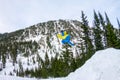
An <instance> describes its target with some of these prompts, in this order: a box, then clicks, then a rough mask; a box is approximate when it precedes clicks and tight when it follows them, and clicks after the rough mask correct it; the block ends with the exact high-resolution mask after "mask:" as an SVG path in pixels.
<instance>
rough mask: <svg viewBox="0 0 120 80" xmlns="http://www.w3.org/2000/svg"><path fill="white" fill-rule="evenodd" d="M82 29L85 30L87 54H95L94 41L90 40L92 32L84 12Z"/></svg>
mask: <svg viewBox="0 0 120 80" xmlns="http://www.w3.org/2000/svg"><path fill="white" fill-rule="evenodd" d="M81 13H82V26H81V27H82V28H83V30H84V31H83V33H84V35H85V36H84V37H83V39H84V40H85V48H86V53H93V52H94V47H93V45H92V41H91V39H90V35H89V34H90V31H89V26H88V21H87V16H85V14H84V12H83V11H82V12H81Z"/></svg>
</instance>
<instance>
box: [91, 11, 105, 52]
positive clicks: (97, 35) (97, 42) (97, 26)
mask: <svg viewBox="0 0 120 80" xmlns="http://www.w3.org/2000/svg"><path fill="white" fill-rule="evenodd" d="M93 31H94V40H95V47H96V51H97V50H101V49H103V44H102V37H101V33H102V31H101V28H100V20H99V18H98V15H97V14H96V12H95V11H94V28H93Z"/></svg>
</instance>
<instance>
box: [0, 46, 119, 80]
mask: <svg viewBox="0 0 120 80" xmlns="http://www.w3.org/2000/svg"><path fill="white" fill-rule="evenodd" d="M119 63H120V50H118V49H113V48H109V49H105V50H100V51H98V52H96V53H95V55H93V56H92V58H91V59H89V60H88V61H87V62H86V63H85V64H84V65H83V66H82V67H81V68H79V69H77V70H76V71H75V72H72V73H70V74H69V75H68V76H67V77H65V78H53V79H34V78H32V79H28V78H20V77H10V76H0V80H120V64H119Z"/></svg>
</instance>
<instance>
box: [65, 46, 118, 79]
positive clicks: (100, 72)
mask: <svg viewBox="0 0 120 80" xmlns="http://www.w3.org/2000/svg"><path fill="white" fill-rule="evenodd" d="M65 80H120V50H117V49H113V48H109V49H106V50H100V51H98V52H96V53H95V55H93V56H92V58H91V59H89V60H88V61H87V62H86V63H85V64H84V65H83V66H82V67H81V68H79V69H77V70H76V71H75V72H73V73H71V74H69V75H68V77H66V79H65Z"/></svg>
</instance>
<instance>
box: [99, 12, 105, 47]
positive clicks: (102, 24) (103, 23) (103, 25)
mask: <svg viewBox="0 0 120 80" xmlns="http://www.w3.org/2000/svg"><path fill="white" fill-rule="evenodd" d="M98 15H99V21H100V24H101V27H102V31H103V43H104V48H107V33H106V32H107V29H106V25H105V20H104V18H103V16H102V15H101V13H100V12H98Z"/></svg>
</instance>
